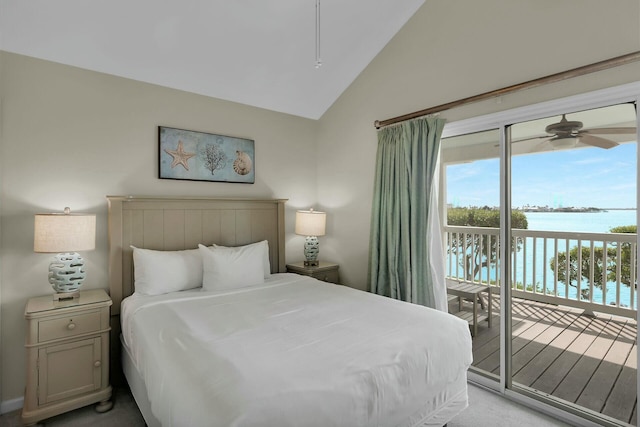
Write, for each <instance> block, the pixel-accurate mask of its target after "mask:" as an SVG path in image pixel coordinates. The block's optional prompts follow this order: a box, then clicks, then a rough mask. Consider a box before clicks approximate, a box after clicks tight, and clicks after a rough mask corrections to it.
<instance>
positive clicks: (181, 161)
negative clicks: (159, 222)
mask: <svg viewBox="0 0 640 427" xmlns="http://www.w3.org/2000/svg"><path fill="white" fill-rule="evenodd" d="M158 151H159V153H158V157H159V162H160V168H159V173H160V178H161V179H185V180H192V181H216V182H240V183H246V184H253V183H254V182H255V149H254V141H253V140H252V139H245V138H235V137H232V136H224V135H216V134H212V133H204V132H195V131H190V130H184V129H175V128H170V127H165V126H159V127H158Z"/></svg>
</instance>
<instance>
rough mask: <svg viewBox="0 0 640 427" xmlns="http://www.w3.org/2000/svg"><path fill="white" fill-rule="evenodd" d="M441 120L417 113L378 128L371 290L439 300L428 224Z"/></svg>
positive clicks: (415, 299) (425, 301) (421, 301)
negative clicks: (417, 116) (416, 115)
mask: <svg viewBox="0 0 640 427" xmlns="http://www.w3.org/2000/svg"><path fill="white" fill-rule="evenodd" d="M444 124H445V120H443V119H437V118H431V117H428V118H419V119H415V120H411V121H407V122H403V123H400V124H398V125H393V126H389V127H385V128H383V129H381V130H380V131H379V132H378V153H377V159H376V174H375V186H374V196H373V208H372V218H371V242H370V254H369V257H370V260H369V278H370V283H371V292H373V293H377V294H380V295H385V296H388V297H391V298H395V299H399V300H403V301H407V302H412V303H416V304H421V305H425V306H427V307H432V308H438V307H441V304H438V303H437V302H436V296H437V295H438V294H439V292H438V291H437V290H436V292H434V286H433V282H434V281H433V280H432V267H431V262H430V248H429V246H430V245H429V240H428V236H427V227H428V224H429V215H430V212H429V201H430V200H431V192H432V185H431V183H432V180H433V178H434V172H435V170H436V167H437V160H438V153H439V149H440V136H441V135H442V129H443V128H444ZM434 209H435V213H436V214H437V207H436V208H434Z"/></svg>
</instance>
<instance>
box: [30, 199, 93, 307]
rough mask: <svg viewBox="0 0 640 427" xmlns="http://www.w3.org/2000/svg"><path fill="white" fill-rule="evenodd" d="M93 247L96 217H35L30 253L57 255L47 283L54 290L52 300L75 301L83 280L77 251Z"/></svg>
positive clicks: (71, 215)
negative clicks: (72, 299)
mask: <svg viewBox="0 0 640 427" xmlns="http://www.w3.org/2000/svg"><path fill="white" fill-rule="evenodd" d="M95 247H96V216H95V215H94V214H72V213H71V210H70V209H69V208H64V213H47V214H36V215H35V225H34V237H33V251H34V252H43V253H57V254H56V255H55V256H54V258H53V260H52V261H51V264H49V283H51V285H52V286H53V289H54V291H55V294H54V295H53V299H54V300H60V299H71V298H75V297H78V296H79V295H80V294H79V291H78V289H80V286H82V282H83V281H84V279H85V277H86V272H85V269H84V259H83V258H82V257H81V256H80V255H79V254H78V253H77V252H78V251H89V250H93V249H95Z"/></svg>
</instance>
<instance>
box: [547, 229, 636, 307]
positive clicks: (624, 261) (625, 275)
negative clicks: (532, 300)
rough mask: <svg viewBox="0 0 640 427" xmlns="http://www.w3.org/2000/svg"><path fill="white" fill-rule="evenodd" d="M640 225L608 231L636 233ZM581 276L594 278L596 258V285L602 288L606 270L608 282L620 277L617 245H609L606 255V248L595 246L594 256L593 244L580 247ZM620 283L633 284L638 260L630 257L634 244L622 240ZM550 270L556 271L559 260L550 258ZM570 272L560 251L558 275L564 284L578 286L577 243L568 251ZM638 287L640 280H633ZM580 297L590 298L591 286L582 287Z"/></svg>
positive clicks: (565, 255)
mask: <svg viewBox="0 0 640 427" xmlns="http://www.w3.org/2000/svg"><path fill="white" fill-rule="evenodd" d="M637 230H638V227H637V226H636V225H623V226H619V227H614V228H612V229H610V230H609V231H610V232H611V233H636V232H637ZM580 255H581V262H580V270H579V271H580V277H581V279H582V280H585V281H586V282H587V283H589V282H590V281H591V260H592V259H593V286H595V287H597V288H600V289H602V285H603V277H602V276H603V273H604V271H605V270H606V273H605V277H606V280H607V281H608V282H615V281H616V280H617V269H618V265H617V263H616V259H617V256H618V246H617V244H612V245H610V246H607V254H606V257H605V256H604V248H602V247H594V248H593V255H592V254H591V248H590V247H582V248H581V253H580ZM620 262H621V265H620V282H621V283H623V284H624V285H626V286H631V268H632V267H633V266H635V260H633V262H632V260H631V244H630V243H625V242H623V243H620ZM549 265H550V267H551V271H553V272H556V260H555V258H551V259H550V260H549ZM568 271H569V274H567V253H566V252H559V253H558V265H557V274H558V281H560V282H562V283H567V281H568V282H569V285H570V286H573V287H577V286H578V246H574V247H572V248H571V249H570V250H569V268H568ZM634 286H637V280H636V282H635V283H634ZM580 294H581V298H582V299H584V300H588V299H589V296H590V295H589V288H582V289H581V290H580Z"/></svg>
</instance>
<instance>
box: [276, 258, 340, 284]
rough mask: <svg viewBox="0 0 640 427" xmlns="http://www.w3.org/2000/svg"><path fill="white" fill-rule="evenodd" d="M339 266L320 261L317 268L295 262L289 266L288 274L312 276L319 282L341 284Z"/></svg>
mask: <svg viewBox="0 0 640 427" xmlns="http://www.w3.org/2000/svg"><path fill="white" fill-rule="evenodd" d="M339 268H340V266H339V265H338V264H333V263H330V262H325V261H320V262H319V265H318V266H317V267H306V266H305V265H304V262H302V261H300V262H294V263H293V264H287V272H289V273H297V274H302V275H304V276H311V277H314V278H316V279H318V280H322V281H324V282H330V283H337V284H339V283H340V276H339V273H338V269H339Z"/></svg>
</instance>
